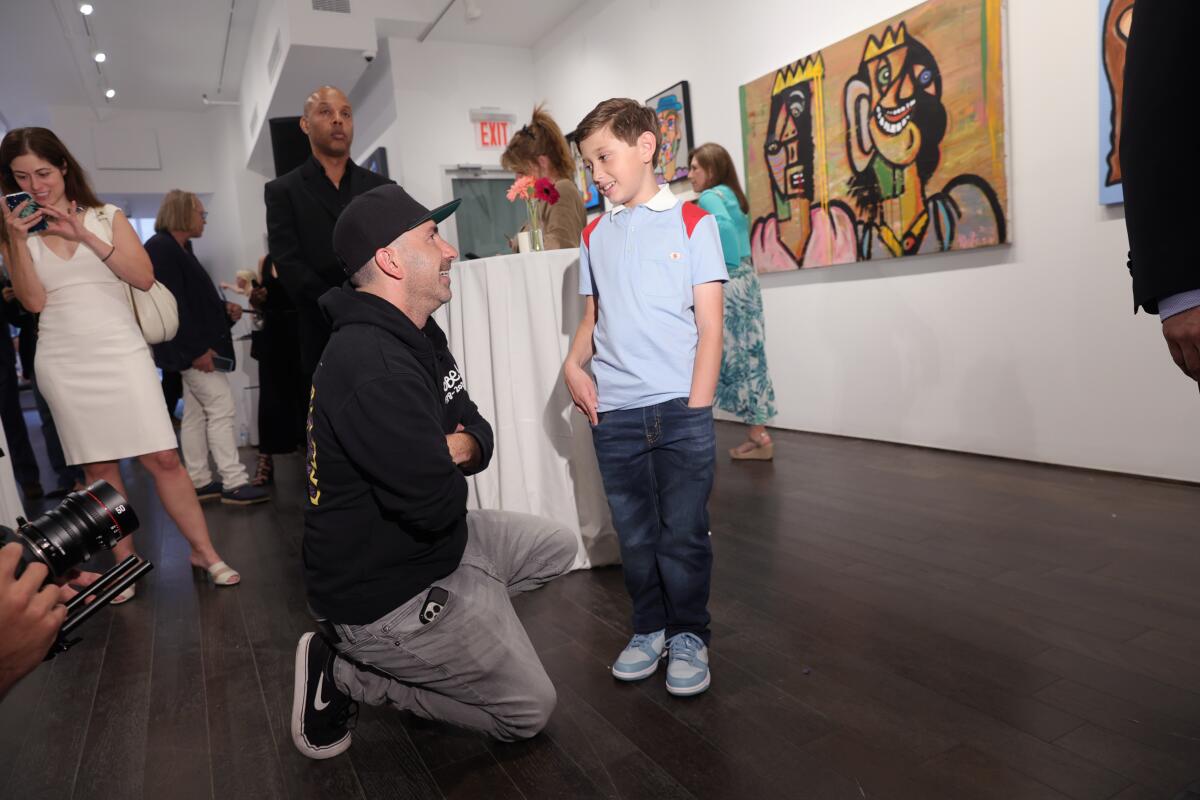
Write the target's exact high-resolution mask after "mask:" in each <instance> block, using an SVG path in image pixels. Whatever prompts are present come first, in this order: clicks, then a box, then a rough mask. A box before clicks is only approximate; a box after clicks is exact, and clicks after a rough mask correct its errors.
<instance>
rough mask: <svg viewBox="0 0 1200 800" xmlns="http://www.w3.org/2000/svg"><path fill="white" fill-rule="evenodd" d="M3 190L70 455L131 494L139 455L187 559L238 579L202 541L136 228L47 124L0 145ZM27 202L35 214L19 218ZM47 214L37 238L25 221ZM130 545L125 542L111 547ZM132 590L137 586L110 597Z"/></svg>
mask: <svg viewBox="0 0 1200 800" xmlns="http://www.w3.org/2000/svg"><path fill="white" fill-rule="evenodd" d="M0 186H2V187H3V189H4V192H5V193H13V192H28V193H29V194H30V195H31V197H32V201H30V200H26V201H25V202H23V203H22V204H20V205H18V206H17V207H16V208H15V209H13V210H11V211H10V210H9V209H8V207H7V204H6V205H5V206H3V207H0V210H2V211H3V213H4V227H3V239H4V257H5V262H6V263H7V264H8V268H9V271H10V272H11V275H12V282H13V289H14V290H15V291H16V294H17V299H18V300H20V301H21V305H23V306H24V307H25V308H26V309H27V310H29V311H30V312H32V313H35V314H39V313H40V314H41V317H40V319H39V324H38V330H39V334H40V335H39V339H38V351H37V357H36V366H37V375H38V385H39V388H40V389H41V391H42V393H43V395H44V396H45V399H46V402H47V403H48V404H49V405H50V409H51V411H52V412H53V415H54V420H55V422H56V423H57V424H58V433H59V437H60V438H61V439H62V444H63V450H64V451H65V453H66V457H67V462H68V463H70V464H82V465H83V471H84V475H85V476H86V479H87V481H88V482H89V483H90V482H92V481H96V480H105V481H107V482H108V483H110V484H112V486H113V488H115V489H116V490H117V491H118V492H120V493H121V494H122V495H125V496H126V497H128V493H127V492H126V490H125V486H124V483H123V482H122V480H121V472H120V469H119V462H120V460H121V459H123V458H131V457H136V458H138V459H139V460H140V461H141V463H142V466H144V467H145V468H146V470H147V471H148V472H149V473H150V475H151V477H153V479H154V484H155V487H156V489H157V490H158V496H159V498H160V499H161V500H162V504H163V507H164V508H165V509H166V511H167V514H169V515H170V517H171V519H172V520H174V522H175V524H176V525H177V526H179V530H180V532H181V533H182V534H183V536H184V538H185V539H187V541H188V544H189V545H191V551H192V552H191V563H192V566H193V567H194V568H195V569H196V570H197V571H199V572H200V573H201V574H203V575H206V576H207V577H208V579H209V581H210V582H212V583H215V584H217V585H220V586H231V585H233V584H236V583H238V581H239V580H240V577H241V576H239V575H238V573H237V572H236V571H235V570H233V569H232V568H231V567H229V565H227V564H226V563H225V562H224V561H222V560H221V557H220V555H218V554H217V551H216V549H215V548H214V547H213V544H212V540H211V539H210V538H209V534H208V525H207V523H206V522H205V519H204V513H203V512H202V511H201V510H200V502H199V501H198V500H197V499H196V491H195V489H194V488H193V487H192V482H191V480H190V479H189V478H188V474H187V471H186V470H185V469H184V467H183V463H182V462H181V461H180V458H179V453H178V451H177V449H176V442H175V431H174V429H173V428H172V427H171V422H170V419H169V418H168V417H167V410H166V408H165V407H164V405H163V401H162V391H161V389H160V388H159V383H158V378H157V375H156V373H155V369H154V361H153V359H152V358H151V356H150V348H149V346H148V345H147V344H146V341H145V339H144V338H143V337H142V333H141V331H140V330H139V329H138V323H137V320H136V318H135V317H134V315H133V310H132V307H131V299H130V293H129V291H130V287H133V288H135V289H143V290H145V289H149V288H150V287H151V286H153V285H154V269H153V267H152V265H151V263H150V258H149V256H147V255H146V251H145V249H144V248H143V247H142V245H141V242H139V241H138V237H137V234H136V233H135V232H134V230H133V226H132V225H130V224H129V221H128V220H127V219H126V218H125V215H124V214H122V213H121V211H120V209H118V208H117V207H116V206H112V205H107V204H105V203H103V202H101V201H100V200H99V199H98V198H97V197H96V195H95V193H94V192H93V191H92V189H91V186H90V185H89V184H88V180H87V176H86V175H85V174H84V172H83V170H82V169H80V167H79V164H78V162H77V161H76V160H75V158H74V157H73V156H72V155H71V153H70V152H69V151H68V150H67V148H66V146H65V145H64V144H63V143H62V142H61V141H60V140H59V138H58V137H57V136H55V135H54V133H53V132H51V131H49V130H47V129H45V128H17V129H15V130H11V131H9V132H8V134H7V135H6V136H5V137H4V139H3V141H2V142H0ZM30 202H36V203H37V206H38V208H37V210H36V211H35V212H34V213H33V214H30V215H29V216H26V217H22V216H21V212H22V211H24V210H25V209H26V208H27V207H28V206H29V204H30ZM43 221H45V222H46V224H47V227H46V229H45V230H44V231H42V232H41V233H40V234H31V233H30V228H32V227H35V226H38V225H39V224H40V223H41V222H43ZM114 550H115V552H116V556H117V560H118V561H119V560H121V559H123V558H125V557H127V556H129V555H132V554H133V552H134V548H133V541H132V538H131V537H126V538H124V539H122V540H121V541H120V542H118V543H117V545H116V547H115V548H114ZM118 597H119V602H124V601H126V600H129V599H130V598H132V597H133V587H130V588H129V589H127V590H126V591H125V592H124V593H122V594H121V595H119V596H118Z"/></svg>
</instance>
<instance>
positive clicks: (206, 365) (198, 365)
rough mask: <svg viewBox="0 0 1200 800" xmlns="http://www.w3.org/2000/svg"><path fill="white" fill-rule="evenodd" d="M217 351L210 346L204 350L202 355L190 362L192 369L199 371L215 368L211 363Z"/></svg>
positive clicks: (209, 370) (210, 370)
mask: <svg viewBox="0 0 1200 800" xmlns="http://www.w3.org/2000/svg"><path fill="white" fill-rule="evenodd" d="M216 354H217V353H216V351H214V350H213V349H212V348H211V347H210V348H208V350H206V351H205V352H204V355H202V356H200V357H199V358H197V359H196V360H195V361H193V362H192V369H198V370H200V371H201V372H212V371H214V370H215V369H216V367H215V366H214V365H213V356H215V355H216Z"/></svg>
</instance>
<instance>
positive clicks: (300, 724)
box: [292, 185, 577, 758]
mask: <svg viewBox="0 0 1200 800" xmlns="http://www.w3.org/2000/svg"><path fill="white" fill-rule="evenodd" d="M458 202H459V201H457V200H455V201H453V202H452V203H448V204H447V205H444V206H442V207H440V208H437V209H435V210H434V211H429V210H427V209H426V208H425V207H423V206H422V205H421V204H420V203H418V202H417V201H416V200H414V199H412V198H411V197H409V195H408V193H407V192H405V191H404V190H403V189H402V188H400V187H399V186H396V185H387V186H380V187H378V188H376V189H372V190H371V191H369V192H366V193H364V194H362V195H360V196H358V197H356V198H355V199H354V200H353V201H352V202H351V203H350V204H349V205H348V206H347V207H346V210H345V211H344V212H342V215H341V217H340V218H339V219H338V222H337V225H336V227H335V228H334V232H333V242H334V249H335V251H336V252H337V255H338V258H339V259H341V261H342V263H343V264H344V266H345V268H346V271H347V272H348V273H349V275H350V284H351V286H352V287H353V288H349V287H347V288H342V289H331V290H330V291H328V292H327V293H326V294H325V295H324V296H323V297H322V298H321V301H320V304H321V307H322V308H323V309H324V311H325V314H326V315H327V316H328V318H329V320H330V322H331V323H332V326H333V336H332V338H331V339H330V340H329V344H328V345H327V346H326V347H325V352H324V355H323V356H322V357H321V363H320V366H319V367H318V368H317V371H316V374H315V376H314V377H313V388H312V396H311V401H310V406H309V417H308V455H307V471H308V505H307V508H306V510H305V517H304V568H305V575H306V583H307V588H308V598H309V604H310V605H311V607H312V610H313V612H314V613H315V615H316V616H317V618H318V628H319V630H320V633H318V634H313V633H307V634H305V635H304V636H303V637H301V639H300V643H299V645H298V646H297V648H296V675H295V695H294V699H293V703H292V739H293V740H294V742H295V744H296V747H297V748H299V749H300V751H301V752H302V753H304V754H305V755H307V756H309V757H311V758H329V757H331V756H335V755H337V754H338V753H341V752H343V751H344V750H345V749H346V748H347V747H349V746H350V729H349V721H350V717H351V716H352V714H353V712H354V709H355V708H356V705H355V701H359V702H363V703H368V704H370V705H383V704H390V705H393V706H395V707H396V708H400V709H404V710H407V711H411V712H412V713H414V714H417V715H418V716H421V717H425V718H426V719H433V720H444V721H446V722H449V723H453V724H455V725H460V726H463V727H466V728H472V729H474V730H479V731H484V732H486V733H488V734H490V735H491V736H494V737H495V738H497V739H502V740H506V741H511V740H515V739H523V738H528V737H531V736H533V735H535V734H536V733H537V732H538V731H540V730H541V729H542V728H543V727H544V726H545V724H546V722H547V720H548V719H549V717H550V712H551V711H552V710H553V709H554V703H555V693H554V686H553V684H551V682H550V678H549V677H548V676H547V675H546V671H545V669H543V667H542V664H541V662H540V661H539V660H538V657H537V654H536V653H535V652H534V649H533V645H532V644H531V643H530V641H529V637H528V635H526V633H525V629H524V628H523V627H522V626H521V622H520V620H518V619H517V615H516V613H515V612H514V611H513V607H512V604H511V602H510V601H509V596H510V595H512V594H515V593H517V592H522V591H527V590H529V589H535V588H537V587H538V586H540V585H542V584H543V583H546V582H547V581H549V580H551V579H553V578H555V577H557V576H559V575H561V574H563V573H564V572H566V571H567V570H569V569H570V568H571V565H572V563H573V561H574V558H575V553H576V547H577V544H576V539H575V536H574V535H573V534H572V533H571V532H570V531H568V530H566V529H565V528H563V527H561V526H559V525H558V524H557V523H554V522H551V521H549V520H546V519H542V518H541V517H534V516H530V515H528V514H515V513H511V512H503V511H471V512H468V511H467V508H466V502H467V483H466V478H465V475H469V474H472V473H474V472H478V471H479V470H482V469H484V468H485V467H487V465H488V461H489V460H490V459H491V456H492V428H491V426H490V425H489V424H488V422H487V420H485V419H484V418H483V417H482V416H480V414H479V411H478V409H477V408H476V407H475V404H474V403H473V402H471V398H470V397H469V396H468V394H467V390H466V386H465V384H464V382H463V375H462V373H461V372H460V371H459V369H458V366H457V365H456V364H455V363H454V358H453V356H451V354H450V351H449V349H448V348H447V344H446V336H445V334H444V333H443V332H442V330H441V328H439V327H438V325H437V323H436V322H435V321H434V320H433V319H432V318H431V316H430V315H431V314H432V313H433V312H434V311H435V310H437V308H438V307H439V306H441V305H442V304H444V303H446V302H447V301H449V300H450V265H451V261H452V260H453V259H454V258H456V257H457V255H458V253H457V252H456V251H455V250H454V248H453V247H451V246H450V245H449V244H448V243H447V242H445V241H444V240H443V239H442V237H441V236H439V235H438V228H437V224H438V223H439V222H441V221H442V220H444V219H446V217H448V216H450V214H452V213H453V212H454V210H455V209H456V208H457V207H458Z"/></svg>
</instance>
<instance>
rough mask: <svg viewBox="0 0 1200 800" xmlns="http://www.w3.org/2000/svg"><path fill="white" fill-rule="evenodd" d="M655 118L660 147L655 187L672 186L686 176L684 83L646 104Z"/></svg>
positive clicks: (688, 116) (688, 149) (688, 115)
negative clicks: (656, 185)
mask: <svg viewBox="0 0 1200 800" xmlns="http://www.w3.org/2000/svg"><path fill="white" fill-rule="evenodd" d="M646 105H648V106H650V108H652V109H654V113H655V115H656V116H657V117H658V130H659V133H660V134H661V136H662V144H660V145H659V150H658V169H657V170H656V171H655V172H656V174H657V175H658V182H659V183H674V182H675V181H682V180H684V179H686V178H687V176H688V165H689V164H690V163H691V158H692V148H693V147H695V145H694V144H693V142H692V103H691V98H690V97H689V96H688V82H687V81H680V82H679V83H677V84H675V85H674V86H672V87H671V88H670V89H666V90H665V91H662V92H659V93H658V94H656V95H654V96H653V97H651V98H650V99H649V100H647V101H646Z"/></svg>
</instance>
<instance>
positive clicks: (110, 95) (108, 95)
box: [104, 89, 117, 100]
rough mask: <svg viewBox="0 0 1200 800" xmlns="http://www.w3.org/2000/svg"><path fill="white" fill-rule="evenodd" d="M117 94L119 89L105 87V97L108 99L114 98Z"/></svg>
mask: <svg viewBox="0 0 1200 800" xmlns="http://www.w3.org/2000/svg"><path fill="white" fill-rule="evenodd" d="M116 96H117V90H116V89H105V90H104V97H105V99H107V100H112V99H113V98H114V97H116Z"/></svg>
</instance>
